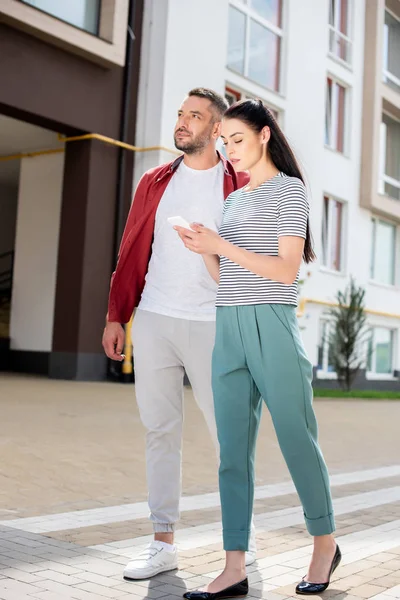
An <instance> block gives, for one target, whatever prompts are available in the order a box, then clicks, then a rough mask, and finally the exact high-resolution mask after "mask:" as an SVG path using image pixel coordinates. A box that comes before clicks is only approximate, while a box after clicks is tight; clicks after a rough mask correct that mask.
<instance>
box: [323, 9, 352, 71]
mask: <svg viewBox="0 0 400 600" xmlns="http://www.w3.org/2000/svg"><path fill="white" fill-rule="evenodd" d="M341 1H342V0H333V2H334V3H335V5H336V4H337V3H339V2H341ZM345 1H347V3H348V7H347V31H348V33H347V34H345V33H343V32H342V31H341V30H340V25H339V26H338V23H334V24H333V25H332V24H331V3H330V2H329V17H328V56H329V57H330V58H332V59H334V60H336V61H338V62H339V63H340V64H342V65H344V66H346V67H348V68H351V67H352V66H353V39H352V31H353V1H352V0H345ZM336 15H338V11H337V10H336ZM334 20H335V19H334ZM333 36H338V37H339V38H340V40H344V42H345V43H346V44H347V52H348V55H349V57H348V60H345V59H344V58H342V57H341V56H338V55H337V54H335V52H333V51H332V50H331V37H333Z"/></svg>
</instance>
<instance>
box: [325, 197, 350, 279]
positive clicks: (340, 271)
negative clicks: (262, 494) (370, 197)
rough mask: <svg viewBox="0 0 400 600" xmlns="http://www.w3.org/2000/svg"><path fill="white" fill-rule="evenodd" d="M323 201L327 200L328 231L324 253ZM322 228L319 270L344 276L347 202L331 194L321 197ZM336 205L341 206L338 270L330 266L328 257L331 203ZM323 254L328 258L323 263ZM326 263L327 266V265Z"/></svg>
mask: <svg viewBox="0 0 400 600" xmlns="http://www.w3.org/2000/svg"><path fill="white" fill-rule="evenodd" d="M325 200H328V231H327V235H326V245H327V247H326V251H324V244H323V233H324V231H323V227H324V214H325ZM322 201H323V205H322V227H321V256H322V259H321V269H322V270H324V271H327V272H329V273H333V274H335V275H345V274H346V262H347V261H346V258H347V257H346V239H347V202H346V201H345V200H342V199H341V198H337V197H336V196H333V195H332V194H328V193H324V194H323V196H322ZM334 202H335V203H337V204H340V205H341V216H340V245H339V252H340V268H339V269H336V268H335V267H333V266H331V264H330V260H329V257H330V255H331V246H332V236H333V231H332V226H331V222H332V217H333V203H334ZM324 254H325V256H326V257H327V258H328V260H327V261H324ZM327 263H328V264H327Z"/></svg>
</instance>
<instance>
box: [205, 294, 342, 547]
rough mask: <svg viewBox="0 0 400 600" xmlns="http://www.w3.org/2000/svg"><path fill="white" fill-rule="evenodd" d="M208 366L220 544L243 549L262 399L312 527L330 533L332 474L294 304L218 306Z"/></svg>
mask: <svg viewBox="0 0 400 600" xmlns="http://www.w3.org/2000/svg"><path fill="white" fill-rule="evenodd" d="M212 369H213V374H212V385H213V393H214V404H215V415H216V422H217V429H218V439H219V443H220V469H219V485H220V495H221V507H222V524H223V537H224V549H225V550H242V551H244V550H247V549H248V541H249V535H250V525H251V516H252V511H253V497H254V453H255V444H256V438H257V432H258V426H259V421H260V413H261V408H262V399H264V401H265V403H266V405H267V407H268V409H269V411H270V414H271V417H272V421H273V424H274V427H275V431H276V434H277V438H278V442H279V445H280V448H281V450H282V454H283V456H284V459H285V461H286V464H287V466H288V469H289V471H290V474H291V476H292V479H293V482H294V485H295V487H296V490H297V493H298V495H299V497H300V500H301V503H302V505H303V511H304V518H305V522H306V525H307V529H308V531H309V533H310V534H311V535H313V536H317V535H324V534H329V533H332V532H333V531H334V529H335V523H334V516H333V510H332V499H331V494H330V488H329V477H328V472H327V468H326V465H325V461H324V458H323V456H322V453H321V450H320V447H319V445H318V430H317V422H316V418H315V414H314V410H313V407H312V398H313V392H312V387H311V381H312V365H311V363H310V361H309V360H308V358H307V356H306V353H305V350H304V347H303V344H302V341H301V338H300V332H299V327H298V324H297V317H296V309H295V307H294V306H289V305H284V304H261V305H251V306H223V307H218V308H217V328H216V340H215V347H214V352H213V360H212Z"/></svg>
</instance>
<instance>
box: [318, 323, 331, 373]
mask: <svg viewBox="0 0 400 600" xmlns="http://www.w3.org/2000/svg"><path fill="white" fill-rule="evenodd" d="M330 332H331V323H330V322H329V321H327V320H326V319H324V320H322V321H321V323H320V330H319V342H318V365H317V369H318V371H322V372H323V373H334V372H335V369H334V366H333V364H332V346H331V344H330V339H329V338H330Z"/></svg>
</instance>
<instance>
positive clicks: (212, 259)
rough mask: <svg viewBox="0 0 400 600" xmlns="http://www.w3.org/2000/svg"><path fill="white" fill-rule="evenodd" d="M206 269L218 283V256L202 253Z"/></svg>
mask: <svg viewBox="0 0 400 600" xmlns="http://www.w3.org/2000/svg"><path fill="white" fill-rule="evenodd" d="M203 260H204V263H205V265H206V267H207V271H208V272H209V273H210V275H211V277H212V278H213V279H214V281H215V282H216V283H219V256H217V255H216V254H203Z"/></svg>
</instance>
